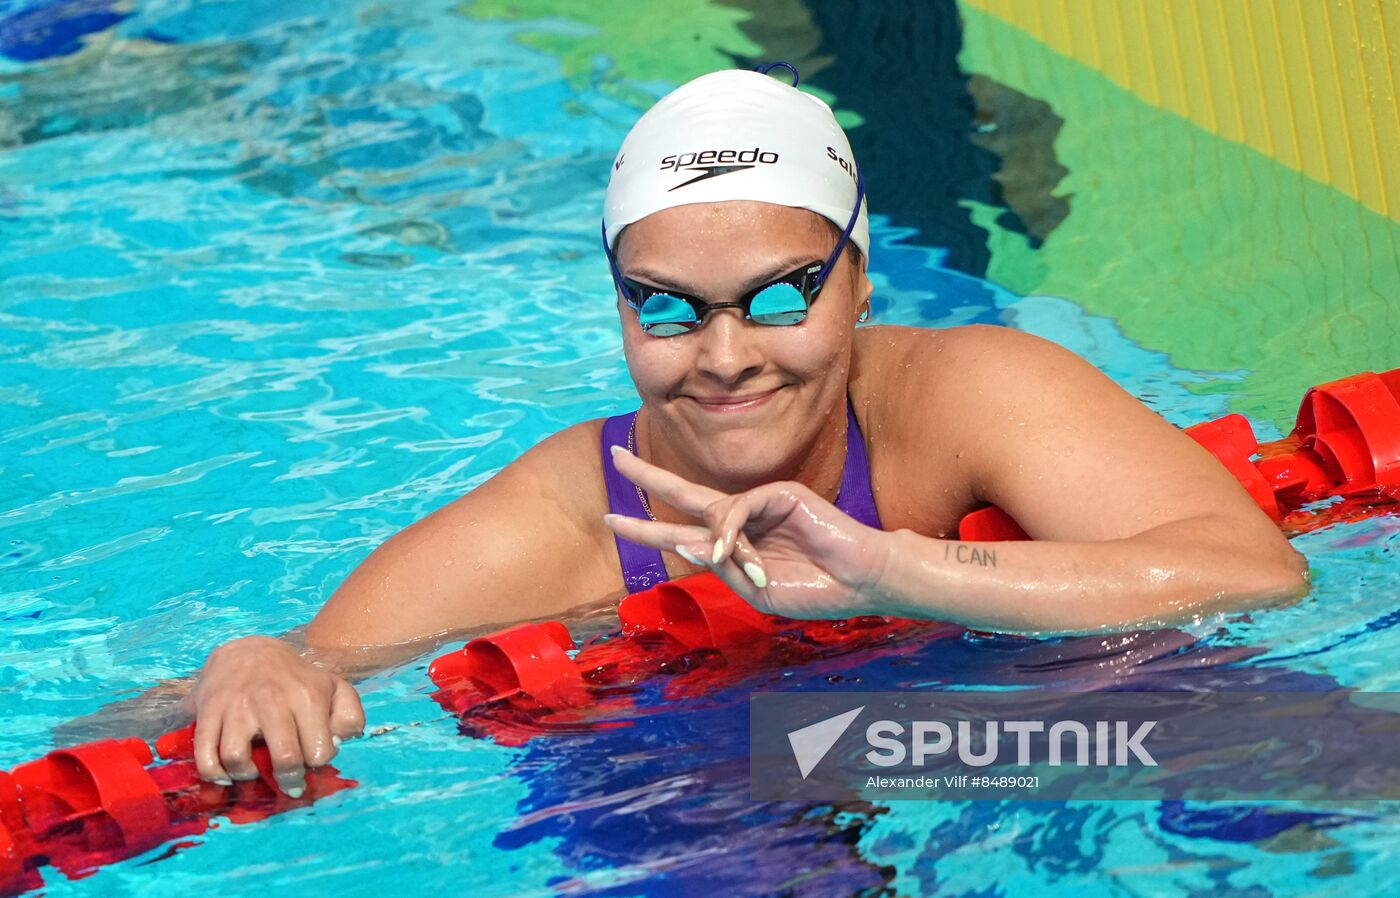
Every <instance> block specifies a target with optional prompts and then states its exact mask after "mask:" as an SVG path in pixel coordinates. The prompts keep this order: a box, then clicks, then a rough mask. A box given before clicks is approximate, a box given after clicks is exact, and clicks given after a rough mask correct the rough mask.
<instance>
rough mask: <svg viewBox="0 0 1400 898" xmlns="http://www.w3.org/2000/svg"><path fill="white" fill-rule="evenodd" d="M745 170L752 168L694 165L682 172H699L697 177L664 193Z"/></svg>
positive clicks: (746, 166)
mask: <svg viewBox="0 0 1400 898" xmlns="http://www.w3.org/2000/svg"><path fill="white" fill-rule="evenodd" d="M746 168H753V166H752V165H704V166H700V165H695V166H691V167H690V168H687V169H684V170H685V171H698V172H700V174H698V175H696V176H695V177H693V178H691V179H690V180H689V181H683V182H681V183H680V184H677V185H676V186H675V187H672V188H671V189H670V190H667V191H666V192H667V193H670V192H671V190H680V189H681V188H682V187H688V186H690V185H691V184H696V183H699V182H700V181H708V180H709V179H710V178H718V177H719V176H720V175H729V174H733V173H734V172H736V171H743V170H744V169H746Z"/></svg>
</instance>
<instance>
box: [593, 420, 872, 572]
mask: <svg viewBox="0 0 1400 898" xmlns="http://www.w3.org/2000/svg"><path fill="white" fill-rule="evenodd" d="M636 417H637V412H631V413H630V414H626V415H617V416H615V417H612V418H608V419H607V420H606V421H604V422H603V481H604V482H605V483H606V484H607V487H608V508H609V509H610V510H611V511H612V512H613V513H614V514H625V515H627V516H628V517H633V518H642V519H643V520H645V519H646V517H647V513H646V509H644V508H643V507H642V500H641V497H639V496H638V495H637V487H636V485H635V484H634V483H632V481H630V480H628V479H627V478H626V477H623V476H622V475H621V474H619V473H618V472H617V469H616V468H614V467H613V463H612V451H611V449H612V447H613V446H615V445H616V446H622V447H624V448H625V447H626V446H627V434H628V432H630V431H631V429H632V420H633V419H634V418H636ZM836 507H837V508H839V509H841V510H842V511H844V512H845V513H846V514H848V515H850V516H851V517H853V518H855V519H856V520H857V521H860V522H861V523H862V524H865V525H866V526H867V527H874V528H875V529H876V530H880V529H883V528H881V526H880V514H879V512H878V511H876V510H875V495H874V493H873V492H871V489H870V462H869V460H868V459H867V458H866V454H865V439H864V438H863V437H862V436H861V433H860V425H859V424H857V423H856V412H855V409H854V408H852V407H851V401H850V397H847V398H846V468H845V471H844V472H843V473H842V474H841V492H840V494H838V495H837V497H836ZM613 539H615V540H616V541H617V556H618V558H619V560H621V562H622V577H623V580H624V581H625V582H626V584H627V592H628V593H634V592H640V591H641V590H643V589H649V588H651V587H653V586H655V585H656V584H658V583H664V582H665V581H666V580H668V579H670V578H669V577H668V576H667V574H666V565H665V564H664V563H663V562H662V560H661V550H660V549H653V548H652V547H650V546H643V545H638V544H637V543H634V542H631V541H629V540H625V539H623V538H622V537H620V536H617V535H614V536H613Z"/></svg>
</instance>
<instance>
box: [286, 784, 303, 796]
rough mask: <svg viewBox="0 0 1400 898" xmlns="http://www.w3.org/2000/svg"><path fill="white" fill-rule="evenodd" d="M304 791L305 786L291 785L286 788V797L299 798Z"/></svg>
mask: <svg viewBox="0 0 1400 898" xmlns="http://www.w3.org/2000/svg"><path fill="white" fill-rule="evenodd" d="M305 791H306V787H304V786H292V787H291V788H289V789H287V797H288V798H300V797H301V796H302V793H303V792H305Z"/></svg>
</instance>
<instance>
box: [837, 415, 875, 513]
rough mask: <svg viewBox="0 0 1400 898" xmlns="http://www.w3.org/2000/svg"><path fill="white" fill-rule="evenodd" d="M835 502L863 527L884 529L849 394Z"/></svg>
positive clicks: (862, 440) (863, 440) (868, 460)
mask: <svg viewBox="0 0 1400 898" xmlns="http://www.w3.org/2000/svg"><path fill="white" fill-rule="evenodd" d="M835 504H836V507H837V508H839V509H841V510H842V511H844V512H845V513H846V514H848V515H850V516H851V517H853V518H855V519H856V520H857V521H860V522H861V523H862V524H864V525H865V526H867V527H874V528H875V529H876V530H883V529H885V528H883V527H881V526H880V512H879V510H878V509H876V508H875V492H874V490H873V489H872V488H871V486H870V459H869V458H868V457H867V455H866V452H865V437H864V436H862V435H861V432H860V424H859V423H858V422H857V421H856V409H855V406H854V405H852V404H851V397H850V396H849V395H848V396H847V397H846V467H845V470H843V471H842V472H841V492H840V493H838V494H837V496H836V503H835Z"/></svg>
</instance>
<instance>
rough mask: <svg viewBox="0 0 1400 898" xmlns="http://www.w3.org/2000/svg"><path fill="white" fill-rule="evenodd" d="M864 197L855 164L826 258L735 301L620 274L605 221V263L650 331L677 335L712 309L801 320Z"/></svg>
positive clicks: (759, 318) (765, 320) (769, 319)
mask: <svg viewBox="0 0 1400 898" xmlns="http://www.w3.org/2000/svg"><path fill="white" fill-rule="evenodd" d="M864 198H865V179H864V178H862V177H861V175H860V172H859V170H857V172H856V207H855V209H854V210H853V211H852V212H851V219H850V221H848V222H846V229H845V230H844V231H842V232H841V239H840V240H838V241H836V248H835V249H833V250H832V251H831V255H830V256H828V257H827V260H826V261H825V262H809V263H808V264H806V265H803V266H802V267H800V268H798V269H796V270H794V271H790V272H788V273H787V274H785V275H782V276H781V277H779V278H777V279H775V280H772V281H769V282H767V283H765V284H760V285H759V286H757V287H754V288H753V289H751V290H749V291H748V292H746V293H745V294H744V295H743V296H740V297H739V299H738V300H737V301H735V302H705V301H704V300H703V299H700V298H699V297H698V296H691V295H690V294H687V293H682V292H680V291H679V290H673V289H670V288H661V287H652V286H649V285H647V284H641V283H638V282H637V281H634V280H632V279H631V278H625V277H623V276H622V272H621V271H620V270H619V269H618V267H617V259H616V258H615V257H614V256H613V253H612V248H611V247H609V246H608V225H607V222H604V223H603V252H605V253H607V256H608V267H609V268H611V269H612V277H613V283H614V284H615V285H616V286H617V289H618V290H619V291H620V292H621V293H622V296H623V298H625V299H626V300H627V304H628V305H629V306H631V307H632V310H633V311H635V312H636V313H637V320H638V323H639V324H641V326H642V330H643V331H645V332H646V333H648V334H651V335H652V336H653V337H675V336H678V335H680V334H684V333H686V332H688V331H692V330H695V329H696V328H697V327H699V326H700V325H701V323H702V322H703V321H704V320H705V316H706V315H708V314H709V313H710V312H712V311H714V310H715V309H728V308H733V309H741V310H743V313H744V320H745V321H754V322H757V323H758V324H766V325H771V326H785V325H793V324H800V323H801V322H802V321H803V320H804V319H805V318H806V317H807V310H808V309H809V308H811V305H812V303H813V302H815V301H816V298H817V294H818V293H820V292H821V289H822V286H823V285H824V284H825V283H826V279H827V276H828V275H830V274H831V270H832V268H833V266H835V265H836V260H837V259H839V258H840V256H841V251H842V250H844V249H845V248H846V243H847V242H849V240H850V239H851V231H852V230H853V229H854V228H855V226H856V219H857V218H859V217H860V204H861V201H862V200H863V199H864Z"/></svg>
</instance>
